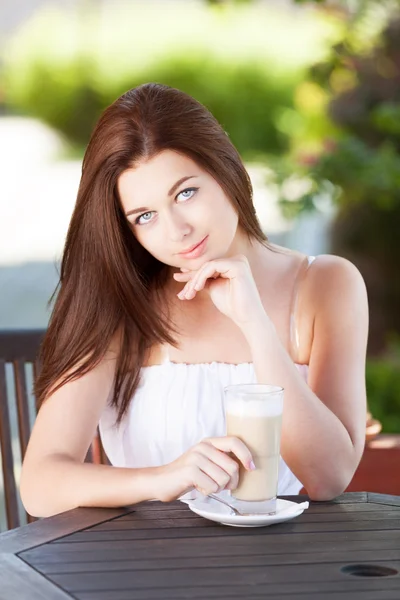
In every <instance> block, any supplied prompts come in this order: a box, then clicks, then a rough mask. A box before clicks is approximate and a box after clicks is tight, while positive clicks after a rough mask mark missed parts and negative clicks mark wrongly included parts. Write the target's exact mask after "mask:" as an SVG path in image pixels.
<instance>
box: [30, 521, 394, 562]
mask: <svg viewBox="0 0 400 600" xmlns="http://www.w3.org/2000/svg"><path fill="white" fill-rule="evenodd" d="M232 529H233V528H232ZM171 540H173V544H171ZM200 540H201V542H202V544H201V547H206V548H209V549H212V548H214V547H216V544H217V543H218V540H220V541H221V542H222V544H223V545H224V547H226V546H228V544H227V542H226V540H227V538H226V537H225V536H219V537H218V536H207V537H204V538H197V539H196V544H197V545H198V546H199V542H200ZM350 540H353V541H362V542H364V543H365V547H366V548H368V544H372V543H376V546H375V547H377V546H378V544H380V543H381V542H385V541H393V542H395V543H396V544H398V545H400V541H399V530H395V531H390V530H385V531H379V530H377V531H374V532H370V531H368V532H365V531H353V532H352V533H351V537H350V536H349V533H348V532H345V531H339V532H330V533H329V537H328V536H327V535H326V533H324V532H322V533H319V532H318V533H309V534H297V535H296V536H293V535H292V534H291V533H275V535H271V536H270V537H268V540H266V539H265V538H263V537H259V538H257V536H254V535H245V534H242V535H240V536H234V535H233V536H232V537H229V545H230V546H231V547H232V546H233V545H235V546H239V545H240V544H242V545H243V547H246V546H247V547H252V548H257V547H258V548H265V547H267V546H269V547H271V548H277V547H278V546H280V547H282V548H287V547H290V548H293V546H294V545H299V544H300V545H302V546H304V547H306V546H307V544H313V543H317V542H321V543H324V544H332V543H337V542H341V541H343V542H348V541H350ZM183 542H186V548H190V547H193V545H194V543H193V538H163V539H161V538H160V539H155V538H147V539H139V538H138V539H135V543H134V545H133V544H132V540H124V541H122V540H116V541H113V542H108V543H107V544H100V545H99V544H98V543H97V542H94V541H92V542H72V541H71V542H69V543H68V544H48V545H47V546H46V548H47V549H48V550H49V552H50V553H55V552H59V551H61V550H62V551H64V552H68V553H69V554H71V555H72V554H73V553H75V552H79V551H81V552H95V551H96V550H99V548H101V547H104V546H105V547H107V549H108V550H109V551H112V552H113V551H116V550H120V551H123V552H132V549H133V548H134V549H135V551H137V552H140V551H141V548H142V547H143V546H142V545H141V544H143V545H144V544H151V545H152V547H153V548H154V549H156V548H157V547H159V544H161V543H163V544H164V545H163V546H162V547H163V548H164V552H165V551H166V550H167V549H170V550H171V551H173V549H175V548H182V543H183ZM199 547H200V546H199ZM43 551H44V550H43ZM22 556H25V555H22Z"/></svg>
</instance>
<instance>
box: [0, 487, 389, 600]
mask: <svg viewBox="0 0 400 600" xmlns="http://www.w3.org/2000/svg"><path fill="white" fill-rule="evenodd" d="M286 498H288V499H291V500H295V501H299V502H301V501H303V500H307V497H306V496H293V497H290V496H289V497H288V496H286ZM0 552H1V554H0V598H1V600H3V599H4V600H14V599H18V600H25V599H27V600H28V599H29V600H39V599H41V600H62V599H64V600H65V599H67V598H76V599H79V600H128V599H129V600H145V599H146V600H150V599H153V600H155V599H161V598H162V599H164V600H166V599H170V600H178V599H180V598H196V599H197V600H202V599H203V600H205V599H207V600H210V599H217V598H219V599H221V598H225V599H228V598H229V599H239V598H241V599H244V600H251V599H253V598H254V599H255V598H258V599H262V598H268V599H273V598H276V599H277V600H278V599H279V600H294V599H296V600H319V599H320V598H325V597H326V598H327V600H337V599H340V600H347V599H351V600H399V598H400V497H399V496H385V495H379V494H371V493H364V492H362V493H347V494H343V496H340V497H339V498H337V499H336V500H335V501H332V502H328V503H325V502H312V503H311V505H310V508H309V509H308V510H307V511H305V513H303V514H302V515H301V516H299V517H297V518H296V519H293V520H292V521H288V522H286V523H281V524H278V525H273V526H269V527H260V528H255V529H246V528H235V527H227V526H223V525H219V524H217V523H213V522H211V521H207V520H205V519H202V518H201V517H198V516H197V515H195V514H194V513H192V512H191V511H190V510H189V508H188V507H187V506H186V505H185V504H182V503H180V502H173V503H170V504H163V503H161V502H147V503H143V504H140V505H137V506H130V507H127V508H122V509H96V508H94V509H89V508H80V509H76V510H72V511H69V512H66V513H63V514H60V515H58V516H55V517H51V518H48V519H43V520H41V521H37V522H36V523H32V524H30V525H26V526H24V527H20V528H18V529H14V530H12V531H8V532H6V533H4V534H2V535H0Z"/></svg>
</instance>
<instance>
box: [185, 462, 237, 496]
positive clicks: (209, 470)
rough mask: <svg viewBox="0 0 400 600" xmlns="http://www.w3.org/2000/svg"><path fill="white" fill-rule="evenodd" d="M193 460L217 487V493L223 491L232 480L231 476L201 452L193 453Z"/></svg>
mask: <svg viewBox="0 0 400 600" xmlns="http://www.w3.org/2000/svg"><path fill="white" fill-rule="evenodd" d="M192 460H194V461H195V464H196V466H197V467H198V468H199V469H201V470H202V471H203V473H205V474H206V475H208V477H210V478H211V479H212V480H213V482H214V483H216V485H217V491H220V490H223V489H224V488H225V486H226V485H228V483H229V482H230V480H231V476H230V475H229V473H227V472H226V471H225V470H224V469H221V467H219V466H218V465H217V464H215V462H213V461H212V460H210V459H209V458H207V456H205V455H204V454H201V453H200V452H193V454H192Z"/></svg>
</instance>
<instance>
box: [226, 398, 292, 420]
mask: <svg viewBox="0 0 400 600" xmlns="http://www.w3.org/2000/svg"><path fill="white" fill-rule="evenodd" d="M282 410H283V399H282V398H281V397H278V398H276V399H273V398H269V399H268V400H267V401H265V402H264V401H260V400H241V399H240V398H239V399H235V400H233V399H232V398H229V399H227V400H226V412H227V414H229V415H232V416H234V417H278V416H280V415H281V414H282Z"/></svg>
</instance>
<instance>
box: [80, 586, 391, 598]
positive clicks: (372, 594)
mask: <svg viewBox="0 0 400 600" xmlns="http://www.w3.org/2000/svg"><path fill="white" fill-rule="evenodd" d="M257 589H258V588H256V589H254V588H252V589H251V590H249V589H248V587H246V588H245V589H243V587H242V588H240V589H237V588H228V589H225V590H221V594H220V595H217V596H216V595H214V593H213V592H215V590H213V589H209V588H208V591H206V590H193V589H191V588H189V589H187V590H186V591H185V590H182V591H179V592H178V593H176V592H175V590H174V591H173V592H172V593H173V595H172V596H171V595H169V593H168V590H166V591H165V592H163V595H162V596H160V595H159V593H157V592H156V595H154V594H152V592H151V591H150V592H148V591H147V592H145V593H144V595H143V594H142V593H141V592H133V593H132V592H125V591H121V592H104V593H101V594H100V595H99V593H98V592H95V593H94V594H93V593H91V592H86V593H85V592H84V593H82V594H78V595H77V596H76V598H77V600H179V599H180V598H190V599H192V600H216V599H218V600H219V599H222V598H225V599H227V598H246V600H253V599H254V600H262V599H265V598H270V600H273V598H281V599H282V600H320V598H321V592H322V590H321V592H320V591H318V592H307V593H306V594H299V593H298V592H294V593H293V594H288V595H284V596H282V595H280V594H279V596H278V595H274V593H273V592H272V593H269V592H268V593H267V594H266V593H265V591H261V590H260V591H259V592H258V593H257ZM344 591H345V593H347V592H348V591H349V590H348V589H347V587H346V588H345V590H344ZM204 594H206V595H204ZM348 597H349V596H347V597H346V596H344V594H343V591H339V592H338V593H333V594H332V593H329V595H328V596H326V598H327V600H347V598H348ZM351 599H352V600H377V592H376V591H370V590H369V591H362V592H359V591H351ZM398 599H399V592H398V590H385V591H382V590H379V600H398Z"/></svg>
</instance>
